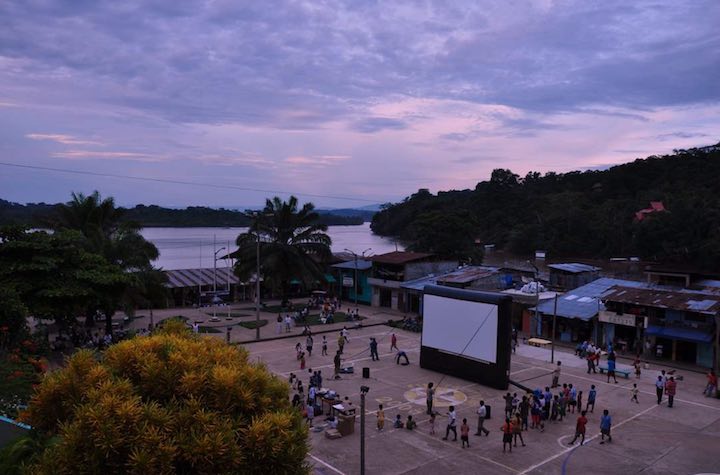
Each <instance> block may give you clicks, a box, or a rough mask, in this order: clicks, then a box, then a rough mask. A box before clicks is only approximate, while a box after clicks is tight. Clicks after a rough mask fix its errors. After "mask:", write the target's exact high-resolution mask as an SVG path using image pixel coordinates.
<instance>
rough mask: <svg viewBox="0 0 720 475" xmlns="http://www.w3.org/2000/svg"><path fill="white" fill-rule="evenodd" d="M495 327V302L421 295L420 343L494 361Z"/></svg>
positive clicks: (495, 355) (496, 321)
mask: <svg viewBox="0 0 720 475" xmlns="http://www.w3.org/2000/svg"><path fill="white" fill-rule="evenodd" d="M483 322H484V323H483ZM480 325H482V327H481V328H480V330H478V327H480ZM497 328H498V307H497V305H493V304H489V303H482V302H472V301H469V300H458V299H452V298H448V297H439V296H437V295H427V294H426V295H425V297H424V300H423V330H422V344H423V346H428V347H431V348H435V349H438V350H441V351H447V352H448V353H455V354H458V355H462V356H464V357H467V358H475V359H479V360H482V361H487V362H490V363H497ZM475 332H477V333H475ZM473 335H475V336H474V337H473ZM471 338H472V340H471ZM466 345H467V348H466ZM463 349H464V350H463Z"/></svg>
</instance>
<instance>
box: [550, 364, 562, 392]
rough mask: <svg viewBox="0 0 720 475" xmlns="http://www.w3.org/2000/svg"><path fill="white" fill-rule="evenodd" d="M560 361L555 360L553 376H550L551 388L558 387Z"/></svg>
mask: <svg viewBox="0 0 720 475" xmlns="http://www.w3.org/2000/svg"><path fill="white" fill-rule="evenodd" d="M561 364H562V363H561V362H560V361H558V362H557V366H556V367H555V369H554V370H553V377H552V386H550V387H551V388H556V387H558V381H560V365H561Z"/></svg>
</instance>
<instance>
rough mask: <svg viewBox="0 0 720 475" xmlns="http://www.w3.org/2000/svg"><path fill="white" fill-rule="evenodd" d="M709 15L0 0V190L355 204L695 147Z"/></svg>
mask: <svg viewBox="0 0 720 475" xmlns="http://www.w3.org/2000/svg"><path fill="white" fill-rule="evenodd" d="M718 24H720V2H719V1H717V0H687V1H682V0H666V1H644V0H633V1H632V2H628V1H626V0H621V1H612V0H603V1H594V0H591V1H588V0H581V1H554V0H508V1H496V0H487V1H479V0H472V1H456V2H453V1H447V2H446V1H443V2H440V1H437V2H435V1H430V0H427V1H420V0H416V1H408V2H404V1H399V0H392V1H384V2H381V1H373V0H362V1H333V0H327V1H272V2H263V1H254V0H248V1H240V0H183V1H176V0H145V1H139V0H123V1H117V0H108V1H104V0H65V1H60V0H18V1H14V0H3V1H2V2H0V162H2V165H0V198H2V199H6V200H10V201H16V202H60V201H67V200H68V199H69V198H70V193H71V192H73V191H76V192H83V193H90V192H92V191H93V190H96V189H97V190H99V191H100V192H101V194H102V195H103V196H113V197H114V198H115V200H116V202H118V203H119V204H121V205H134V204H137V203H146V204H151V203H152V204H159V205H164V206H188V205H195V206H229V207H232V206H239V207H246V206H256V205H260V204H262V202H263V201H264V199H265V198H267V197H270V196H274V195H279V196H283V197H286V196H288V195H289V194H296V195H297V196H298V197H299V198H300V199H301V201H312V202H313V203H315V204H316V205H317V206H318V207H361V206H366V205H370V204H373V203H385V202H395V201H399V200H401V199H402V198H403V197H405V196H408V195H410V194H412V193H413V192H415V191H417V190H418V189H419V188H429V189H430V191H431V192H433V193H435V192H437V191H439V190H440V191H442V190H451V189H466V188H473V187H474V186H475V184H476V183H477V182H479V181H483V180H487V179H488V178H489V177H490V173H491V171H492V170H493V169H495V168H509V169H511V170H512V171H513V172H515V173H518V174H520V175H525V173H527V172H529V171H539V172H542V173H545V172H548V171H557V172H564V171H571V170H585V169H596V168H605V167H608V166H611V165H612V164H618V163H624V162H628V161H632V160H634V159H636V158H641V157H646V156H648V155H653V154H664V153H669V152H671V151H672V150H673V149H677V148H688V147H693V146H701V145H710V144H714V143H717V142H718V141H720V133H719V131H718V124H720V120H719V119H720V28H718ZM8 164H10V165H22V166H23V167H35V168H22V167H17V166H9V165H8ZM61 170H64V171H61ZM68 171H71V172H68ZM76 172H80V173H76ZM128 177H131V178H128Z"/></svg>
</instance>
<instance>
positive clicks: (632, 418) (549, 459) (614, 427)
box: [519, 404, 659, 475]
mask: <svg viewBox="0 0 720 475" xmlns="http://www.w3.org/2000/svg"><path fill="white" fill-rule="evenodd" d="M656 407H659V406H658V405H657V404H655V405H654V406H651V407H648V408H647V409H645V410H643V411H640V412H638V413H637V414H635V415H634V416H631V417H628V418H627V419H625V420H623V421H621V422H618V423H617V424H613V426H612V429H613V430H617V428H618V427H620V426H622V425H625V424H627V423H628V422H630V421H633V420H635V419H637V418H638V417H640V416H642V415H645V414H647V413H648V412H650V411H652V410H653V409H655V408H656ZM598 437H600V433H599V432H598V433H597V434H595V435H594V436H592V437H588V438H587V439H585V444H587V443H588V442H590V441H592V440H595V439H597V438H598ZM576 448H578V447H576V446H572V447H566V448H565V449H564V450H562V451H561V452H559V453H557V454H555V455H553V456H551V457H548V458H546V459H545V460H543V461H541V462H538V463H536V464H535V465H531V466H530V467H528V468H526V469H525V470H523V471H522V472H520V473H519V475H524V474H526V473H530V472H532V471H533V470H535V469H536V468H538V467H542V466H543V465H545V464H546V463H548V462H552V461H553V460H555V459H557V458H560V457H562V456H563V455H565V454H566V453H568V452H570V451H572V450H575V449H576Z"/></svg>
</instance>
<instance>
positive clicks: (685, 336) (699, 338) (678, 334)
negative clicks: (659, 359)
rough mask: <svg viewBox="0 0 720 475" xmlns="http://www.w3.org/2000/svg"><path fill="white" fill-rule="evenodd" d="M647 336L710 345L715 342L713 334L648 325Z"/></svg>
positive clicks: (689, 329)
mask: <svg viewBox="0 0 720 475" xmlns="http://www.w3.org/2000/svg"><path fill="white" fill-rule="evenodd" d="M645 335H648V336H659V337H662V338H670V339H673V340H685V341H692V342H694V343H710V342H711V341H712V340H713V335H712V334H710V333H705V332H701V331H699V330H693V329H691V328H678V327H659V326H657V325H648V327H647V328H646V329H645Z"/></svg>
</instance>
